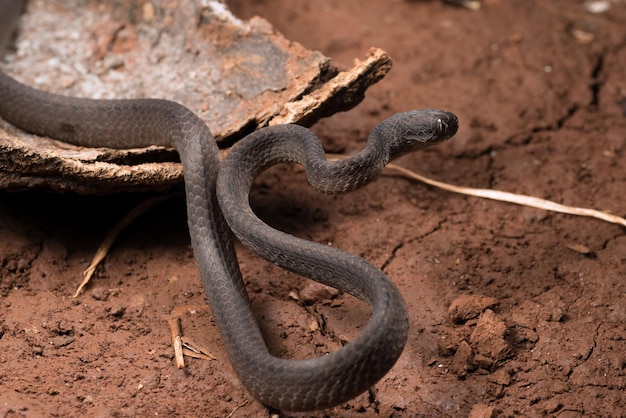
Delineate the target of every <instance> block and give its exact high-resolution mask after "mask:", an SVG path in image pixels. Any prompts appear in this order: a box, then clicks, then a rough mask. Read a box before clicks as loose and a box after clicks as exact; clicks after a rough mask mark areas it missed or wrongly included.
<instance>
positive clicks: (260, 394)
mask: <svg viewBox="0 0 626 418" xmlns="http://www.w3.org/2000/svg"><path fill="white" fill-rule="evenodd" d="M22 8H23V2H22V1H20V0H0V48H2V50H3V49H4V47H5V44H6V42H7V40H8V39H9V37H10V35H11V33H12V30H13V29H14V28H15V26H16V22H17V21H18V20H19V16H20V14H21V11H22ZM0 116H1V117H2V118H3V119H5V120H6V121H8V122H9V123H11V124H13V125H15V126H17V127H19V128H21V129H24V130H26V131H28V132H31V133H34V134H37V135H42V136H49V137H52V138H55V139H58V140H61V141H66V142H69V143H72V144H76V145H80V146H85V147H111V148H136V147H143V146H150V145H163V146H171V147H174V148H175V149H176V150H177V151H178V153H179V154H180V159H181V162H182V164H183V170H184V183H185V191H186V201H187V216H188V225H189V232H190V235H191V241H192V246H193V251H194V255H195V258H196V262H197V265H198V268H199V271H200V277H201V280H202V284H203V286H204V289H205V292H206V297H207V299H208V302H209V305H210V308H211V311H212V314H213V317H214V320H215V323H216V324H217V326H218V328H219V330H220V332H221V335H222V338H223V341H224V343H225V346H226V350H227V352H228V355H229V357H230V361H231V363H232V365H233V367H234V369H235V371H236V373H237V375H238V377H239V379H240V380H241V382H242V383H243V384H244V386H245V387H246V388H247V389H248V391H249V392H250V393H252V395H254V396H255V397H256V398H257V399H258V400H260V401H261V402H263V403H264V404H266V405H269V406H272V407H274V408H278V409H285V410H293V411H298V410H300V411H304V410H315V409H322V408H327V407H331V406H334V405H337V404H339V403H342V402H345V401H347V400H349V399H351V398H353V397H355V396H356V395H358V394H360V393H362V392H363V391H365V390H367V389H368V388H369V387H371V386H372V385H373V384H375V383H376V382H377V381H378V380H379V379H381V378H382V377H383V376H384V375H385V374H386V373H387V371H389V369H390V368H391V367H392V366H393V365H394V364H395V362H396V360H397V359H398V357H399V356H400V354H401V352H402V350H403V348H404V345H405V343H406V340H407V333H408V314H407V309H406V305H405V303H404V301H403V299H402V296H401V295H400V293H399V291H398V290H397V288H396V286H395V285H394V284H393V283H392V282H391V281H390V280H389V279H388V278H387V277H386V276H385V275H384V273H383V272H381V271H380V270H379V269H377V268H376V267H374V266H372V265H371V264H369V263H367V262H366V261H365V260H363V259H361V258H359V257H356V256H353V255H351V254H347V253H345V252H342V251H340V250H338V249H335V248H332V247H329V246H326V245H322V244H318V243H314V242H309V241H305V240H302V239H299V238H296V237H293V236H291V235H288V234H285V233H282V232H280V231H277V230H275V229H272V228H270V227H269V226H268V225H266V224H265V223H263V222H262V221H261V220H260V219H258V218H257V217H256V216H255V215H254V213H253V212H252V209H251V208H250V204H249V198H248V195H249V191H250V187H251V185H252V182H253V180H254V178H255V177H256V176H257V175H258V174H259V173H260V172H261V171H263V170H264V169H266V168H268V167H270V166H272V165H275V164H278V163H281V162H295V163H299V164H301V165H303V166H304V167H305V169H306V173H307V178H308V180H309V182H310V183H311V185H312V186H313V187H315V188H316V189H318V190H320V191H321V192H324V193H343V192H347V191H350V190H353V189H356V188H358V187H362V186H363V185H365V184H367V183H369V182H371V181H373V180H374V179H375V178H376V177H377V176H378V174H379V173H380V172H381V170H382V169H383V167H384V166H385V164H387V163H388V162H389V161H390V160H392V159H394V158H397V157H398V156H400V155H403V154H406V153H409V152H412V151H415V150H418V149H421V148H423V147H425V146H428V145H432V144H437V143H440V142H442V141H444V140H446V139H448V138H450V137H451V136H453V135H454V134H455V133H456V130H457V127H458V120H457V118H456V116H455V115H453V114H452V113H449V112H446V111H441V110H435V109H424V110H419V111H411V112H407V113H399V114H396V115H393V116H391V117H390V118H388V119H386V120H384V121H383V122H381V123H380V124H379V125H377V126H376V127H375V129H374V130H373V131H372V133H371V135H370V136H369V139H368V142H367V145H366V147H365V149H364V150H363V151H361V152H360V153H359V154H357V155H355V156H353V157H351V158H348V159H345V160H342V161H334V162H330V161H327V160H326V157H325V154H324V150H323V149H322V146H321V144H320V141H319V139H318V138H317V137H316V136H315V135H314V134H313V133H312V132H311V131H309V130H308V129H305V128H303V127H300V126H296V125H281V126H272V127H267V128H262V129H259V130H257V131H256V132H254V133H252V134H250V135H248V136H247V137H246V138H244V139H243V140H242V141H240V142H239V143H237V144H236V145H235V146H234V147H233V149H232V151H231V152H230V153H229V155H228V156H227V157H226V159H225V160H224V161H221V158H220V154H219V152H218V147H217V144H216V143H215V141H214V139H213V137H212V135H211V132H210V131H209V129H208V127H207V126H206V124H205V123H204V122H203V121H202V120H201V119H199V118H198V117H197V116H196V115H195V114H194V113H193V112H192V111H191V110H189V109H187V108H186V107H184V106H182V105H180V104H178V103H175V102H171V101H167V100H158V99H131V100H91V99H84V98H75V97H66V96H61V95H55V94H50V93H47V92H44V91H41V90H37V89H33V88H31V87H28V86H26V85H24V84H22V83H20V82H18V81H16V80H15V79H13V78H12V77H10V76H8V75H7V74H5V73H3V72H0ZM233 235H234V236H235V237H236V238H237V239H239V240H241V241H242V242H243V243H244V244H245V245H246V246H248V247H250V248H251V249H252V250H254V251H255V252H257V253H258V254H260V255H261V256H262V257H264V258H266V259H268V260H270V261H271V262H273V263H275V264H277V265H280V266H281V267H283V268H285V269H287V270H289V271H292V272H295V273H297V274H300V275H302V276H305V277H309V278H311V279H314V280H317V281H319V282H322V283H324V284H326V285H329V286H332V287H335V288H337V289H339V290H341V291H343V292H347V293H349V294H351V295H354V296H355V297H357V298H359V299H361V300H363V301H364V302H366V303H367V304H369V305H370V306H371V308H372V315H371V317H370V319H369V321H368V322H367V324H366V325H365V327H364V329H363V330H362V332H361V333H360V334H359V335H358V336H357V337H356V338H355V339H354V340H353V341H351V342H349V343H348V344H346V345H345V346H343V347H341V348H340V349H338V350H337V351H334V352H332V353H330V354H328V355H324V356H321V357H317V358H312V359H305V360H290V359H282V358H277V357H274V356H273V355H272V354H271V353H270V352H269V351H268V349H267V347H266V344H265V342H264V340H263V336H262V334H261V332H260V329H259V326H258V324H257V322H256V319H255V318H254V316H253V313H252V311H251V308H250V303H249V299H248V295H247V293H246V290H245V287H244V283H243V280H242V278H241V273H240V271H239V265H238V263H237V258H236V254H235V250H234V246H233V240H234V239H233Z"/></svg>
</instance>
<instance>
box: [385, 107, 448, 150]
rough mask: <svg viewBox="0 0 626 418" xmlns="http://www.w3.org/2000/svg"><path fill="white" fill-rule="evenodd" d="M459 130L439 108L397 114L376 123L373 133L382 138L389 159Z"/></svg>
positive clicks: (432, 143)
mask: <svg viewBox="0 0 626 418" xmlns="http://www.w3.org/2000/svg"><path fill="white" fill-rule="evenodd" d="M458 128H459V120H458V118H457V117H456V115H455V114H454V113H451V112H448V111H445V110H439V109H421V110H412V111H410V112H405V113H396V114H395V115H393V116H391V117H389V118H388V119H385V120H384V121H382V122H381V123H379V124H378V125H377V126H376V128H374V131H375V132H376V133H377V135H380V136H381V137H382V138H385V140H386V142H387V144H388V147H389V160H393V159H395V158H398V157H400V156H401V155H404V154H407V153H409V152H413V151H417V150H419V149H422V148H424V147H427V146H430V145H436V144H439V143H441V142H443V141H446V140H448V139H450V138H452V136H454V134H455V133H456V131H457V130H458Z"/></svg>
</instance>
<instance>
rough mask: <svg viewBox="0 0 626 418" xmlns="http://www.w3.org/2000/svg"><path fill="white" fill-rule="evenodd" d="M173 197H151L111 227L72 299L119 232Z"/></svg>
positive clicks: (104, 255)
mask: <svg viewBox="0 0 626 418" xmlns="http://www.w3.org/2000/svg"><path fill="white" fill-rule="evenodd" d="M175 195H177V194H168V195H163V196H157V197H153V198H152V199H148V200H146V201H145V202H143V203H141V204H139V205H138V206H136V207H135V208H134V209H133V210H131V211H130V212H129V213H128V214H127V215H126V216H124V218H122V220H120V221H119V222H118V223H117V224H116V225H115V226H114V227H113V229H111V231H109V233H108V234H107V236H106V237H105V238H104V240H103V241H102V243H101V244H100V247H98V250H97V251H96V254H95V255H94V256H93V259H92V260H91V264H89V267H87V268H86V269H85V271H84V272H83V281H82V282H81V283H80V285H79V286H78V289H76V293H74V297H78V295H79V294H80V292H81V291H82V290H83V288H84V287H85V286H86V285H87V283H89V280H90V279H91V276H93V274H94V272H95V271H96V267H98V265H100V263H101V262H102V260H104V258H105V257H106V255H107V254H108V252H109V249H111V246H112V245H113V242H114V241H115V239H116V238H117V236H118V235H119V234H120V232H122V230H123V229H124V228H126V227H127V226H128V225H130V224H132V223H133V222H135V220H136V219H137V218H138V217H139V216H141V215H143V214H144V213H146V212H147V211H148V210H149V209H151V208H152V207H154V206H156V205H158V204H159V203H161V202H162V201H164V200H166V199H169V198H171V197H172V196H175Z"/></svg>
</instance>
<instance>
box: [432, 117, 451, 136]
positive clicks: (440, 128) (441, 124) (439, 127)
mask: <svg viewBox="0 0 626 418" xmlns="http://www.w3.org/2000/svg"><path fill="white" fill-rule="evenodd" d="M447 128H448V125H446V124H445V123H444V122H443V120H441V119H437V122H435V132H436V133H437V135H441V134H442V133H443V132H444V131H445V130H446V129H447Z"/></svg>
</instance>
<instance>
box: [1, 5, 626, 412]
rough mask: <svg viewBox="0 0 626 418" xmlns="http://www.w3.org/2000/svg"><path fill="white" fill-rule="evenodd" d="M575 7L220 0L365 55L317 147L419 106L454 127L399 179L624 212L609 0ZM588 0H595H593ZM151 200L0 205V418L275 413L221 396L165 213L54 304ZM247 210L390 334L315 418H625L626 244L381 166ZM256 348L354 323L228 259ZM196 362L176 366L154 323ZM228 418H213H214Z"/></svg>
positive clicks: (203, 319) (343, 311) (271, 187)
mask: <svg viewBox="0 0 626 418" xmlns="http://www.w3.org/2000/svg"><path fill="white" fill-rule="evenodd" d="M591 3H594V2H587V7H586V6H585V4H584V3H583V2H582V1H579V0H559V1H551V2H547V1H538V0H537V1H530V0H529V1H521V0H516V1H504V0H485V1H484V2H483V7H482V9H481V10H479V11H476V12H471V11H469V10H466V9H462V8H455V7H451V6H450V5H447V4H443V3H440V2H438V1H392V0H384V1H383V0H377V1H371V2H360V1H357V0H346V1H341V2H339V1H333V0H321V1H318V2H308V1H306V0H293V1H291V2H289V3H288V6H286V5H285V3H284V2H280V1H274V0H272V1H270V0H266V1H258V2H252V1H244V0H236V1H230V2H229V6H230V7H231V9H232V10H233V12H234V13H235V14H236V15H238V16H240V17H242V18H249V17H251V16H253V15H261V16H263V17H265V18H266V19H268V20H269V21H270V22H272V24H273V25H274V26H275V28H276V29H277V30H278V31H280V32H281V33H283V34H284V35H285V36H286V37H287V38H289V39H292V40H294V41H297V42H300V43H302V44H303V45H304V46H305V47H307V48H309V49H316V50H320V51H321V52H323V53H324V54H326V55H328V56H330V57H332V58H333V59H334V60H336V61H338V62H340V63H342V64H343V65H345V66H350V65H351V63H352V59H353V58H355V57H362V56H363V55H364V54H365V53H366V52H367V50H368V48H370V47H371V46H377V47H381V48H383V49H385V50H386V51H387V52H388V53H389V54H390V55H391V57H392V58H393V60H394V68H393V69H392V71H391V73H390V74H389V75H388V76H387V77H386V78H384V79H383V80H382V81H381V82H380V83H379V84H377V85H376V86H375V87H373V88H372V89H370V90H369V92H368V94H367V96H366V98H365V100H364V101H363V102H362V104H360V105H359V106H358V107H357V108H355V109H354V110H352V111H350V112H347V113H343V114H338V115H335V116H333V117H332V118H329V119H325V120H323V121H321V122H320V123H318V124H317V125H315V126H314V127H313V130H314V131H315V132H316V133H317V134H319V135H320V137H321V138H322V141H323V143H324V146H325V147H326V149H327V150H329V151H332V152H343V153H354V152H357V151H358V150H359V149H361V148H362V147H363V145H364V142H365V140H366V138H367V135H368V133H369V131H370V130H371V129H372V128H373V127H374V126H375V125H376V123H377V122H379V121H380V120H382V119H384V118H385V117H386V116H388V115H391V114H393V113H394V112H398V111H404V110H408V109H412V108H421V107H439V108H444V109H449V110H451V111H453V112H455V113H456V114H457V115H458V117H459V119H460V121H461V127H460V130H459V133H458V134H457V135H456V137H455V138H454V139H453V140H452V141H450V142H449V143H446V144H443V145H441V146H439V147H437V148H432V149H428V150H426V151H423V152H421V153H419V154H414V155H410V156H406V157H403V158H402V159H401V160H400V161H399V163H400V164H402V165H404V166H405V167H407V168H410V169H413V170H416V171H418V172H420V173H422V174H425V175H428V176H430V177H432V178H436V179H437V180H440V181H445V182H449V183H453V184H458V185H465V186H472V187H480V188H494V189H499V190H506V191H511V192H517V193H523V194H528V195H533V196H537V197H541V198H546V199H551V200H554V201H556V202H559V203H564V204H571V205H576V206H582V207H590V208H596V209H601V210H605V211H608V212H611V213H614V214H616V215H620V216H624V215H626V209H625V208H626V197H625V194H624V189H625V187H626V169H625V168H624V163H623V162H624V159H625V158H626V116H625V113H626V99H625V96H626V65H625V63H626V29H625V28H626V3H625V2H623V1H618V0H614V1H608V2H605V3H606V4H608V5H609V6H610V8H609V10H608V11H605V12H602V13H592V12H591V11H590V10H589V7H588V5H589V4H591ZM595 3H600V2H595ZM147 197H148V195H145V194H135V195H113V196H106V197H93V196H77V195H57V194H46V193H44V192H28V193H19V194H10V193H4V192H3V193H1V194H0V283H1V285H2V286H1V287H2V297H1V299H0V304H1V308H0V348H1V349H0V365H1V366H0V411H1V412H2V416H7V417H14V416H64V415H65V416H77V415H81V416H97V417H105V416H120V417H121V416H157V415H158V416H215V417H224V416H234V417H257V416H269V415H270V414H275V413H277V412H276V411H269V410H267V409H266V408H265V407H264V406H263V405H261V404H259V403H258V402H257V401H255V400H254V399H253V398H251V397H250V395H249V394H248V393H247V392H246V390H245V389H244V388H243V387H242V386H241V384H240V383H239V381H238V380H237V378H236V376H235V374H234V372H233V370H232V367H231V365H230V364H229V362H228V359H227V356H226V353H225V351H224V347H223V345H222V342H221V340H220V338H219V335H218V334H217V332H216V329H215V327H214V325H213V323H212V319H211V313H210V312H209V311H208V310H207V309H206V308H205V300H204V296H203V291H202V287H201V285H200V281H199V278H198V273H197V271H196V268H195V265H194V260H193V256H192V252H191V248H190V244H189V237H188V232H187V227H186V223H185V207H184V202H183V199H178V198H174V199H170V200H169V201H168V202H167V203H164V204H162V205H161V206H159V207H157V208H155V209H153V210H152V211H151V212H149V213H148V214H147V215H145V216H144V217H142V218H140V219H139V220H138V221H137V222H136V223H134V224H133V225H132V226H131V227H130V228H128V229H127V230H126V231H125V232H124V234H123V235H122V236H121V237H120V238H119V240H118V241H117V243H116V244H115V246H114V248H113V250H112V252H111V253H110V255H109V256H108V258H107V259H106V261H105V262H104V265H103V266H101V267H100V268H99V270H98V271H97V274H96V277H95V278H94V279H93V281H92V283H91V284H90V285H89V287H88V288H87V290H86V292H85V293H84V294H83V295H82V296H80V297H79V298H72V297H71V295H72V294H73V292H74V290H75V288H76V286H77V283H78V282H79V281H80V275H81V272H82V270H83V269H84V268H85V267H86V265H87V264H88V261H89V259H90V258H91V256H92V255H93V253H94V251H95V249H96V248H97V246H98V244H99V243H100V241H101V239H102V237H103V236H104V235H105V234H106V232H107V231H108V230H110V228H111V227H112V226H113V225H114V224H115V223H116V222H117V221H118V220H119V219H120V218H121V217H122V216H123V215H124V214H125V213H127V212H128V211H129V210H130V209H131V208H132V207H134V206H135V205H136V204H138V203H139V202H142V201H144V200H145V199H147ZM252 204H253V206H254V208H255V210H256V211H257V213H258V214H259V215H260V216H261V217H262V218H263V219H264V220H266V221H267V222H268V223H270V224H271V225H273V226H275V227H276V228H279V229H282V230H285V231H288V232H290V233H293V234H295V235H298V236H300V237H303V238H305V239H309V240H313V241H317V242H323V243H328V244H329V245H333V246H336V247H338V248H342V249H344V250H346V251H349V252H351V253H354V254H357V255H359V256H362V257H364V258H365V259H367V260H369V261H370V262H371V263H373V264H374V265H376V266H378V267H380V268H382V269H383V270H384V271H385V273H386V274H387V275H388V276H389V277H390V278H391V280H393V281H394V282H395V283H396V284H397V285H398V287H399V288H400V290H401V292H402V294H403V296H404V298H405V299H406V301H407V304H408V308H409V312H410V326H411V328H410V334H409V339H408V343H407V346H406V348H405V350H404V353H403V355H402V356H401V358H400V360H399V361H398V363H397V365H396V366H395V367H394V368H393V369H392V370H391V371H390V372H389V373H388V375H387V376H386V377H385V378H384V379H382V380H381V381H380V382H379V383H378V384H377V385H376V386H375V387H374V388H372V389H371V390H370V391H369V392H368V393H365V394H363V395H362V396H360V397H358V398H356V399H354V400H352V401H350V402H348V403H346V404H344V405H341V406H338V407H336V408H333V409H330V410H327V411H320V412H317V413H307V414H289V413H285V412H283V413H280V414H281V415H282V416H312V417H327V416H328V417H339V416H341V417H369V416H382V417H392V416H393V417H412V416H441V417H450V416H454V417H456V416H472V417H491V416H494V417H508V416H520V415H522V416H558V417H581V416H607V417H608V416H611V417H613V416H624V411H625V410H626V396H625V394H624V390H625V386H626V278H625V277H626V236H625V234H624V228H623V227H622V226H619V225H614V224H609V223H606V222H602V221H599V220H595V219H589V218H580V217H574V216H570V215H562V214H555V213H551V212H548V211H544V210H538V209H531V208H524V207H520V206H514V205H511V204H507V203H499V202H494V201H488V200H483V199H478V198H471V197H463V196H460V195H456V194H452V193H449V192H444V191H441V190H437V189H435V188H432V187H428V186H424V185H422V184H420V183H418V182H415V181H411V180H407V179H406V178H404V177H401V176H399V175H397V174H395V173H393V172H389V173H388V174H386V175H384V176H383V177H382V178H380V179H379V180H378V181H377V182H376V183H374V184H372V185H370V186H368V187H367V188H365V189H363V190H360V191H357V192H355V193H352V194H349V195H345V196H338V197H337V196H320V195H318V194H316V193H315V192H314V191H313V190H312V189H310V188H309V187H308V186H307V185H306V182H305V180H304V176H303V172H302V170H301V169H300V168H298V167H295V166H279V167H276V168H273V169H271V170H270V171H268V172H266V173H265V174H263V175H262V176H261V177H260V178H259V179H258V181H257V183H256V185H255V188H254V191H253V194H252ZM238 251H239V256H240V260H241V266H242V270H243V274H244V277H245V280H246V282H247V285H248V289H249V292H250V294H251V297H252V302H253V306H254V310H255V312H256V314H257V316H258V318H259V320H260V321H261V322H262V327H263V329H264V331H265V333H266V336H267V339H268V342H269V344H270V346H271V348H272V350H273V351H274V352H275V353H276V354H278V355H280V356H284V357H291V358H302V357H307V356H314V355H323V354H324V353H327V352H329V351H331V350H334V349H336V348H337V347H339V346H341V345H342V344H343V343H345V341H348V340H350V339H351V338H353V337H354V336H355V335H356V334H357V333H358V332H359V329H360V328H361V327H362V326H363V324H364V323H365V321H366V319H367V316H368V309H367V308H366V307H364V306H363V305H362V304H360V303H358V302H356V301H355V300H353V299H352V298H350V297H348V296H346V295H343V294H337V293H336V292H329V291H327V290H325V289H320V288H319V287H318V286H316V285H314V284H311V283H309V282H308V281H307V280H305V279H302V278H298V277H294V276H292V275H290V274H287V273H285V272H283V271H281V270H279V269H277V268H275V267H274V266H272V265H269V264H268V263H266V262H264V261H263V260H260V259H258V258H256V257H255V256H253V255H252V254H251V253H250V252H248V251H247V250H245V249H244V248H239V247H238ZM173 311H175V312H182V317H181V318H182V326H183V329H184V333H185V335H188V336H190V337H191V338H192V339H194V340H195V342H196V343H197V344H199V345H203V346H206V347H208V348H209V349H210V351H211V352H212V354H213V355H214V356H215V358H216V359H215V360H213V361H205V360H194V359H189V360H188V365H187V368H186V369H184V370H178V369H176V367H175V365H174V362H173V354H172V348H171V342H170V331H169V325H168V322H167V321H166V319H167V317H168V315H170V314H171V313H172V312H173ZM231 413H232V415H229V414H231Z"/></svg>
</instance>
